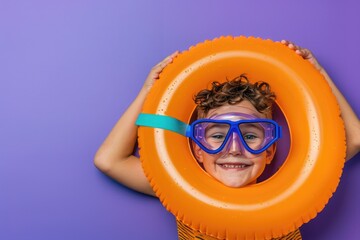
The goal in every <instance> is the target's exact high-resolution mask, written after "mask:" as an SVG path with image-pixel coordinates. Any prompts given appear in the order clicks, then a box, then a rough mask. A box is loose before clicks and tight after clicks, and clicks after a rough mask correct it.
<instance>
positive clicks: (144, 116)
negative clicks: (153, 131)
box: [135, 113, 189, 136]
mask: <svg viewBox="0 0 360 240" xmlns="http://www.w3.org/2000/svg"><path fill="white" fill-rule="evenodd" d="M135 124H136V125H137V126H143V127H151V128H160V129H165V130H169V131H172V132H175V133H178V134H181V135H184V136H187V134H186V131H187V129H188V126H189V125H187V124H186V123H184V122H182V121H180V120H178V119H176V118H173V117H169V116H164V115H158V114H149V113H140V114H139V116H138V118H137V120H136V122H135Z"/></svg>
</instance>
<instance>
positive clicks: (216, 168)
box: [194, 100, 275, 188]
mask: <svg viewBox="0 0 360 240" xmlns="http://www.w3.org/2000/svg"><path fill="white" fill-rule="evenodd" d="M229 112H233V113H244V114H248V115H254V116H256V117H258V118H266V116H265V114H262V113H260V112H258V111H257V110H256V108H255V107H254V106H253V105H252V104H251V103H250V102H249V101H247V100H244V101H242V102H240V103H238V104H236V105H224V106H221V107H219V108H216V109H212V110H210V111H209V112H208V114H207V115H206V118H207V117H210V116H216V115H220V114H225V113H229ZM228 144H229V147H228V151H226V152H225V153H223V152H220V153H218V154H209V153H206V152H205V151H204V150H202V149H201V148H200V147H199V146H198V145H196V144H194V153H195V156H196V158H197V160H198V161H199V162H200V163H202V164H203V166H204V169H205V171H206V172H207V173H209V174H210V175H211V176H213V177H214V178H215V179H217V180H218V181H220V182H221V183H223V184H225V185H226V186H229V187H234V188H238V187H244V186H246V185H248V184H253V183H256V179H257V178H258V177H259V176H260V175H261V173H262V172H263V171H264V169H265V166H266V164H268V163H270V162H271V160H272V158H273V156H274V152H275V147H274V145H272V146H270V147H269V148H268V149H267V150H266V151H264V152H262V153H260V154H252V153H250V152H248V151H246V150H244V148H243V147H242V146H240V144H241V143H239V141H233V140H232V139H229V142H228Z"/></svg>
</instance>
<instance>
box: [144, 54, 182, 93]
mask: <svg viewBox="0 0 360 240" xmlns="http://www.w3.org/2000/svg"><path fill="white" fill-rule="evenodd" d="M178 54H179V51H175V52H174V53H172V54H171V55H170V56H168V57H166V58H165V59H164V60H162V61H161V62H159V63H158V64H156V65H155V66H154V67H153V68H152V69H151V71H150V73H149V75H148V77H147V78H146V80H145V83H144V87H143V88H144V89H145V90H147V91H149V90H150V89H151V87H152V86H153V84H154V82H155V81H156V80H157V79H159V75H160V73H161V72H162V71H163V70H164V68H165V67H166V66H167V65H168V64H169V63H171V62H172V61H173V59H174V58H175V57H176V56H177V55H178Z"/></svg>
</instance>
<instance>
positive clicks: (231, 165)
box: [218, 163, 251, 169]
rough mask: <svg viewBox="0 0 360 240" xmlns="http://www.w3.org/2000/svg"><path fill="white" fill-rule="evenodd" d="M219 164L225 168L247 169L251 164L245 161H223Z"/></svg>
mask: <svg viewBox="0 0 360 240" xmlns="http://www.w3.org/2000/svg"><path fill="white" fill-rule="evenodd" d="M218 165H219V166H220V167H222V168H224V169H246V168H248V167H250V166H251V165H248V164H243V163H223V164H218Z"/></svg>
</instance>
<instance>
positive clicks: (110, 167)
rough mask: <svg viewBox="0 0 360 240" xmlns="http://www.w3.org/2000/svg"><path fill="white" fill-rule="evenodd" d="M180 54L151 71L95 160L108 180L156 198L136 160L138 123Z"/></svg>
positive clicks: (170, 57) (172, 56) (169, 58)
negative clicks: (166, 70) (165, 72)
mask: <svg viewBox="0 0 360 240" xmlns="http://www.w3.org/2000/svg"><path fill="white" fill-rule="evenodd" d="M177 53H178V52H175V53H173V54H172V55H170V56H168V57H167V58H165V59H164V60H163V61H162V62H160V63H159V64H157V65H156V66H155V67H153V68H152V70H151V72H150V74H149V75H148V77H147V79H146V81H145V83H144V86H143V87H142V89H141V90H140V92H139V94H138V96H137V97H136V98H135V100H134V101H133V102H132V103H131V105H130V106H129V107H128V109H127V110H126V111H125V112H124V114H123V115H122V116H121V118H120V119H119V120H118V122H117V123H116V125H115V126H114V127H113V129H112V130H111V132H110V134H109V135H108V136H107V138H106V139H105V141H104V142H103V144H102V145H101V146H100V148H99V149H98V151H97V153H96V155H95V159H94V164H95V166H96V167H97V168H98V169H99V170H100V171H102V172H103V173H105V174H106V175H108V176H109V177H111V178H113V179H115V180H116V181H118V182H120V183H122V184H123V185H125V186H127V187H129V188H131V189H134V190H136V191H139V192H142V193H145V194H149V195H153V196H155V194H154V192H153V190H152V189H151V186H150V184H149V183H148V181H147V179H146V177H145V174H144V172H143V170H142V167H141V162H140V159H139V158H137V157H135V156H133V150H134V147H135V144H136V139H137V126H136V125H135V121H136V119H137V117H138V115H139V113H140V112H141V109H142V106H143V104H144V102H145V99H146V96H147V95H148V93H149V91H150V89H151V87H152V85H153V83H154V81H156V80H157V79H158V78H159V74H160V73H161V71H162V70H163V69H164V68H165V67H166V66H167V65H168V64H169V63H170V62H172V60H173V58H174V57H175V56H176V55H177Z"/></svg>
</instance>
